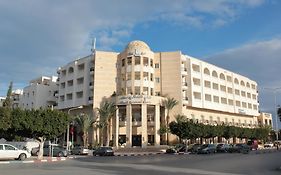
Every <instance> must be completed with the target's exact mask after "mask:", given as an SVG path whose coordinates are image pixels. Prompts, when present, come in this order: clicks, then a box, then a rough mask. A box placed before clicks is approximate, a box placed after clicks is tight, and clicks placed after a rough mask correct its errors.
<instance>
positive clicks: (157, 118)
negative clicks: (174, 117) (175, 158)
mask: <svg viewBox="0 0 281 175" xmlns="http://www.w3.org/2000/svg"><path fill="white" fill-rule="evenodd" d="M154 124H155V126H154V142H155V143H154V145H155V146H160V134H159V133H158V131H159V129H160V105H159V104H157V105H155V118H154Z"/></svg>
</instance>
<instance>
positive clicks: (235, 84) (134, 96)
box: [57, 41, 259, 147]
mask: <svg viewBox="0 0 281 175" xmlns="http://www.w3.org/2000/svg"><path fill="white" fill-rule="evenodd" d="M58 77H59V79H58V82H57V84H58V86H59V87H58V109H61V110H65V111H68V113H71V114H72V113H76V114H78V113H81V112H84V113H87V114H89V115H91V116H93V117H98V115H97V113H96V109H97V108H99V107H100V105H101V103H102V102H104V101H107V100H109V101H112V102H114V103H115V104H116V106H117V111H116V116H114V117H113V118H112V121H111V124H110V128H111V129H110V132H111V134H110V137H111V138H110V139H111V140H113V144H114V145H115V146H118V145H120V144H125V145H126V147H132V146H142V147H146V146H148V145H154V146H158V145H160V144H161V140H162V138H161V137H160V135H159V133H158V131H159V129H160V125H161V124H162V123H163V122H164V118H165V116H166V112H167V111H166V110H165V108H164V106H163V100H165V99H166V96H169V97H173V98H175V99H176V100H177V101H178V102H179V103H178V105H177V106H175V107H174V108H173V109H172V111H171V112H170V117H171V119H170V121H173V120H174V116H175V115H176V114H184V115H186V116H187V118H190V119H193V120H197V121H198V122H202V123H205V124H214V125H215V124H221V123H225V124H229V125H235V126H241V127H255V126H257V124H258V122H257V117H258V116H259V112H258V111H259V103H258V92H257V83H256V82H255V81H253V80H250V79H249V78H247V77H244V76H241V75H239V74H236V73H233V72H231V71H228V70H225V69H222V68H219V67H217V66H215V65H212V64H209V63H206V62H204V61H201V60H199V59H196V58H193V57H190V56H188V55H185V54H182V53H181V51H174V52H153V51H152V50H151V49H150V48H149V46H148V45H147V44H146V43H144V42H142V41H132V42H130V43H129V44H128V45H127V47H126V48H125V50H124V51H122V52H121V53H116V52H104V51H97V50H95V51H94V52H93V54H92V55H89V56H87V57H85V58H81V59H77V60H75V61H73V62H71V63H69V64H67V65H65V66H63V67H60V68H59V69H58ZM78 106H83V109H77V107H78ZM75 108H76V109H75ZM92 138H94V136H93V137H92ZM175 138H176V137H172V138H171V139H175ZM89 141H90V142H93V140H91V138H90V140H89Z"/></svg>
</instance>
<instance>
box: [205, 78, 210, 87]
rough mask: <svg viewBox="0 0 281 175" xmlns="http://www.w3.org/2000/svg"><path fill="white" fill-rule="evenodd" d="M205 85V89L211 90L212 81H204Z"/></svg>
mask: <svg viewBox="0 0 281 175" xmlns="http://www.w3.org/2000/svg"><path fill="white" fill-rule="evenodd" d="M204 85H205V87H207V88H211V82H210V81H206V80H205V81H204Z"/></svg>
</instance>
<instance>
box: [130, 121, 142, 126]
mask: <svg viewBox="0 0 281 175" xmlns="http://www.w3.org/2000/svg"><path fill="white" fill-rule="evenodd" d="M132 126H141V121H132Z"/></svg>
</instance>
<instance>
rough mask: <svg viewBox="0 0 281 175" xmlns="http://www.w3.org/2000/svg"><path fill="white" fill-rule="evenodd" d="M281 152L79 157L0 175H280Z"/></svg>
mask: <svg viewBox="0 0 281 175" xmlns="http://www.w3.org/2000/svg"><path fill="white" fill-rule="evenodd" d="M280 167H281V152H274V153H264V154H255V153H254V152H252V153H251V154H238V153H237V154H214V155H151V156H135V157H117V156H115V157H92V156H89V157H81V158H76V159H72V160H66V161H61V162H52V163H36V164H7V165H4V164H3V165H0V175H93V174H94V175H115V174H116V175H119V174H120V175H144V174H147V175H150V174H153V175H154V174H159V175H171V174H177V175H183V174H185V175H186V174H188V175H191V174H192V175H197V174H199V175H235V174H252V175H275V174H276V175H277V174H278V175H281V170H280V169H279V168H280Z"/></svg>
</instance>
